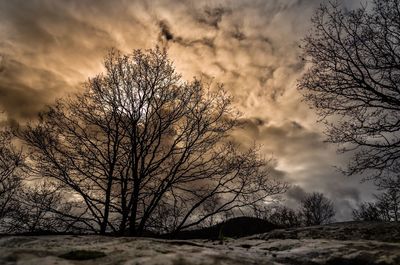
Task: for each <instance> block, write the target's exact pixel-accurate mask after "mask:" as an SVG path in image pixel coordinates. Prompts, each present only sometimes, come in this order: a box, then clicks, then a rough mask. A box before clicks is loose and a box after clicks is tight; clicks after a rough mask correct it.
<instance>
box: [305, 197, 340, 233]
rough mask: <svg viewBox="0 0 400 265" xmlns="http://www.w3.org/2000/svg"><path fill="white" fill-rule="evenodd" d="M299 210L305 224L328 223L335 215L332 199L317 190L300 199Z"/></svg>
mask: <svg viewBox="0 0 400 265" xmlns="http://www.w3.org/2000/svg"><path fill="white" fill-rule="evenodd" d="M300 212H301V215H302V217H303V219H304V224H305V225H306V226H310V225H321V224H327V223H330V222H331V221H332V220H333V217H334V216H335V209H334V207H333V203H332V201H330V200H329V199H327V198H326V197H325V196H324V195H323V194H322V193H318V192H313V193H311V194H308V195H307V196H305V198H304V199H303V200H302V201H301V208H300Z"/></svg>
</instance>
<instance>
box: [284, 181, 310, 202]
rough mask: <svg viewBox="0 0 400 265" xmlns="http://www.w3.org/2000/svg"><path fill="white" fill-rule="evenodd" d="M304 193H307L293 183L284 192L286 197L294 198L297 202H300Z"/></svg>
mask: <svg viewBox="0 0 400 265" xmlns="http://www.w3.org/2000/svg"><path fill="white" fill-rule="evenodd" d="M306 195H307V192H306V191H305V190H304V189H303V188H302V187H300V186H298V185H294V186H293V187H291V188H290V189H289V190H288V191H287V193H286V196H287V198H289V199H294V200H295V201H297V202H300V201H301V200H303V199H304V198H305V196H306Z"/></svg>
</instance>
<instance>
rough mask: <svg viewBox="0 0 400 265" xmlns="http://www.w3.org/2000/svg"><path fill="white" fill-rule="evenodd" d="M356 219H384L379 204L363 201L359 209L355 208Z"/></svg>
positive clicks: (354, 215)
mask: <svg viewBox="0 0 400 265" xmlns="http://www.w3.org/2000/svg"><path fill="white" fill-rule="evenodd" d="M353 219H354V220H355V221H384V217H383V216H382V212H381V210H380V209H379V207H378V205H377V204H375V203H371V202H366V203H362V204H361V205H360V206H359V208H358V209H354V210H353Z"/></svg>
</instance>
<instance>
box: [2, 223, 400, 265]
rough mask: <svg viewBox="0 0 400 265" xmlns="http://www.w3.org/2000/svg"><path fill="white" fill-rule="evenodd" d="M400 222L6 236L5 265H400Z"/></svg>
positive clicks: (3, 245) (3, 243) (3, 259)
mask: <svg viewBox="0 0 400 265" xmlns="http://www.w3.org/2000/svg"><path fill="white" fill-rule="evenodd" d="M399 231H400V224H395V223H391V224H379V223H378V224H377V223H372V224H371V223H369V224H360V223H342V224H333V225H328V226H318V227H310V228H299V229H286V230H274V231H272V232H269V233H265V234H260V235H255V236H251V237H247V238H241V239H225V240H224V241H222V242H221V241H208V240H160V239H150V238H127V237H120V238H114V237H102V236H73V235H67V236H6V237H1V238H0V264H28V265H29V264H34V265H47V264H60V265H62V264H127V265H128V264H132V265H133V264H138V265H139V264H140V265H146V264H154V265H155V264H163V265H164V264H166V265H168V264H174V265H183V264H189V265H191V264H198V265H200V264H203V265H207V264H220V265H223V264H226V265H228V264H241V265H244V264H293V265H294V264H296V265H318V264H321V265H322V264H326V265H339V264H340V265H342V264H343V265H350V264H354V265H361V264H363V265H374V264H376V265H378V264H379V265H387V264H396V265H398V264H400V237H399Z"/></svg>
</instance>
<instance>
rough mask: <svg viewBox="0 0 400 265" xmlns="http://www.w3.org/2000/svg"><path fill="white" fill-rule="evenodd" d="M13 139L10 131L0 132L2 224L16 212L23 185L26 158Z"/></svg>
mask: <svg viewBox="0 0 400 265" xmlns="http://www.w3.org/2000/svg"><path fill="white" fill-rule="evenodd" d="M11 140H12V135H11V133H10V132H9V131H2V132H0V224H1V223H2V222H4V221H6V220H5V219H8V218H10V217H11V216H12V215H13V214H14V212H15V210H16V208H17V205H16V201H15V197H16V194H17V192H18V190H19V188H20V185H21V177H22V176H21V175H22V171H21V170H22V167H23V161H24V158H23V155H22V153H21V152H20V151H19V150H17V149H16V148H15V147H14V146H13V145H12V143H11ZM2 226H3V227H4V224H2Z"/></svg>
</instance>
